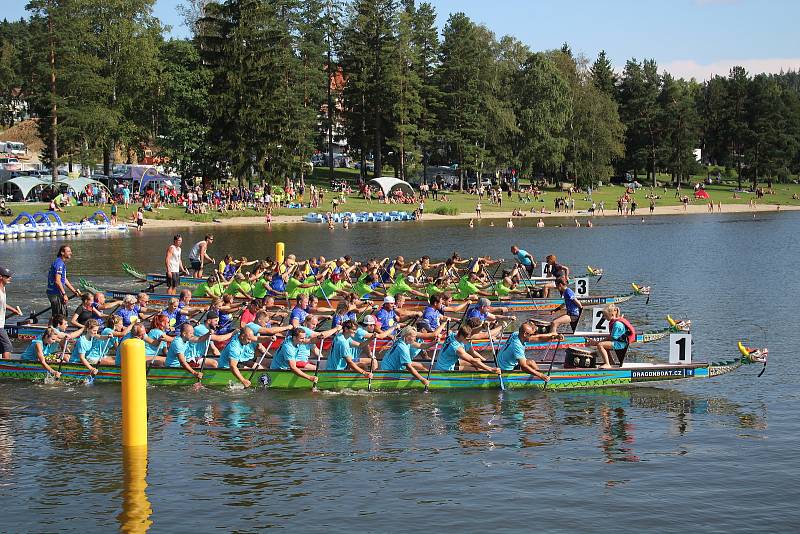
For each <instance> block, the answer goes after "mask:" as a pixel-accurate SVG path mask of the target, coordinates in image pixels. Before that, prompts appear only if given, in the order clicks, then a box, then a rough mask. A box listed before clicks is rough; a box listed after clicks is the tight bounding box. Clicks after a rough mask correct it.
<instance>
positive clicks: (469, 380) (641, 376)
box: [0, 344, 767, 391]
mask: <svg viewBox="0 0 800 534" xmlns="http://www.w3.org/2000/svg"><path fill="white" fill-rule="evenodd" d="M740 351H741V355H740V356H739V357H738V358H735V359H729V360H724V361H718V362H707V363H692V364H687V365H671V364H662V363H625V365H623V366H622V367H616V368H612V369H599V368H589V369H586V368H565V367H563V366H554V367H553V368H552V369H551V370H550V372H549V376H550V381H549V382H547V384H546V389H552V390H572V389H583V388H606V387H625V386H635V385H639V384H648V385H651V384H653V383H655V382H665V381H676V380H687V379H696V378H712V377H716V376H720V375H723V374H726V373H730V372H732V371H735V370H736V369H738V368H739V367H741V366H742V365H746V364H750V363H756V362H761V363H764V365H765V366H766V360H767V350H766V349H758V350H752V349H744V348H743V347H742V346H741V344H740ZM61 373H62V374H61V379H60V380H61V381H63V382H86V381H87V380H89V379H90V374H89V371H88V370H87V369H86V368H85V367H83V366H82V365H75V364H68V363H65V364H63V365H62V366H61ZM242 374H243V376H245V377H246V378H248V379H250V380H251V382H252V385H253V386H254V387H259V386H260V387H263V388H269V389H281V390H283V389H286V390H311V389H312V384H311V382H309V381H308V380H305V379H303V378H300V377H298V376H297V375H295V374H294V373H292V372H291V371H273V370H261V369H259V370H255V371H253V370H248V369H242ZM121 378H122V371H121V369H120V368H119V367H99V372H98V374H97V375H96V376H95V377H94V380H93V382H94V383H95V384H103V383H110V384H114V383H119V382H120V381H121ZM318 378H319V382H318V383H317V389H319V390H331V391H337V390H372V391H406V390H424V389H425V387H424V386H423V384H422V383H421V382H420V381H419V380H416V379H415V378H414V377H413V376H412V375H411V374H410V373H408V372H402V371H376V372H375V373H374V377H373V379H372V380H371V381H370V380H368V379H367V378H365V377H364V376H362V375H361V374H359V373H355V372H350V371H319V372H318ZM0 379H15V380H27V381H39V382H43V381H45V379H47V380H48V381H52V380H53V378H52V376H49V375H48V373H47V371H45V370H44V369H43V368H42V367H41V365H39V363H38V362H30V361H23V360H0ZM147 381H148V383H150V384H151V385H153V386H191V385H194V384H196V383H197V382H198V380H197V379H196V378H194V377H193V376H192V375H190V374H189V373H187V372H186V371H185V370H183V369H181V368H156V367H153V368H152V369H150V371H149V373H148V375H147ZM200 382H201V383H202V385H203V386H206V387H210V388H229V387H235V386H237V385H238V384H239V382H238V381H237V380H236V378H235V377H234V376H233V374H232V373H231V371H230V370H228V369H206V370H204V371H203V378H202V380H201V381H200ZM501 388H502V389H545V382H544V381H543V380H540V379H538V378H536V377H533V376H531V375H529V374H527V373H522V372H508V373H503V374H502V375H501V376H498V375H496V374H493V373H485V372H477V371H448V372H439V371H435V372H432V373H431V375H430V386H429V389H431V390H434V391H436V390H443V391H446V390H466V389H501Z"/></svg>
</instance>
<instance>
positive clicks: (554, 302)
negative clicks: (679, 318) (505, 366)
mask: <svg viewBox="0 0 800 534" xmlns="http://www.w3.org/2000/svg"><path fill="white" fill-rule="evenodd" d="M79 283H80V287H81V289H83V290H84V291H89V292H91V293H103V294H104V295H105V296H106V298H108V299H112V300H117V299H122V298H124V297H125V296H127V295H134V296H135V295H136V294H137V291H135V290H125V289H118V290H114V289H111V290H109V289H102V288H100V287H99V286H97V285H96V284H94V283H92V282H90V281H89V280H85V279H83V278H82V279H80V281H79ZM639 294H640V293H638V292H636V291H635V290H634V291H632V292H631V293H626V294H624V295H598V296H587V297H580V298H579V299H578V300H579V301H580V303H581V304H583V305H584V306H602V305H605V304H620V303H623V302H627V301H628V300H630V299H632V298H633V297H634V296H636V295H639ZM148 295H149V297H150V302H152V303H153V304H160V305H163V306H166V305H167V304H168V303H169V300H170V299H171V298H175V297H176V295H169V294H165V293H150V292H148ZM487 298H489V300H490V301H492V304H493V305H495V306H502V307H503V308H508V310H509V311H510V312H512V313H513V312H523V311H542V310H544V311H547V310H554V309H556V308H558V307H559V306H561V305H562V304H563V303H564V299H563V298H561V297H558V298H556V297H552V298H528V299H511V300H500V299H497V298H493V297H487ZM212 300H213V299H211V298H209V297H192V303H193V305H196V306H209V305H210V304H211V302H212ZM239 300H241V299H239ZM340 300H341V299H339V298H336V297H333V298H329V299H327V301H326V304H327V303H328V302H330V304H331V305H332V306H336V305H337V304H338V303H339V302H340ZM382 300H383V299H382V298H380V299H373V302H375V304H377V305H379V304H380V303H381V302H382ZM427 305H428V301H427V300H420V299H412V298H409V299H408V300H406V303H405V308H407V309H409V310H422V309H424V308H425V307H426V306H427Z"/></svg>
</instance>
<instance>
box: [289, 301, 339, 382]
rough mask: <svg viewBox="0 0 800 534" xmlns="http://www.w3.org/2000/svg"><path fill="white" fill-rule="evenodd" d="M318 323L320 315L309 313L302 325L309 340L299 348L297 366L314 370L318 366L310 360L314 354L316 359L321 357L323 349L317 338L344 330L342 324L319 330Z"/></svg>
mask: <svg viewBox="0 0 800 534" xmlns="http://www.w3.org/2000/svg"><path fill="white" fill-rule="evenodd" d="M318 325H319V317H317V316H316V315H311V314H309V315H307V316H306V318H305V320H304V321H303V324H302V325H301V326H300V328H301V329H303V330H304V331H305V333H306V340H308V343H304V344H302V345H300V346H299V347H298V348H297V367H299V368H301V369H310V370H311V371H313V370H315V369H316V368H317V367H316V365H314V364H313V363H311V361H310V358H311V356H312V354H313V356H314V357H315V359H319V358H320V357H321V356H322V350H321V349H320V347H318V346H317V345H316V344H315V342H316V340H318V339H319V340H320V341H321V340H323V339H325V338H328V337H331V336H332V335H334V334H337V333H339V332H341V330H342V327H341V326H336V327H334V328H330V329H328V330H323V331H317V326H318Z"/></svg>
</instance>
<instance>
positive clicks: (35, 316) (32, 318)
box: [18, 294, 77, 326]
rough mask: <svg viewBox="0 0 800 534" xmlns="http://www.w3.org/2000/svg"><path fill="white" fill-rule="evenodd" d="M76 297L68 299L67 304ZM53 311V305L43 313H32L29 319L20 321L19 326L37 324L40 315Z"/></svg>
mask: <svg viewBox="0 0 800 534" xmlns="http://www.w3.org/2000/svg"><path fill="white" fill-rule="evenodd" d="M76 296H77V295H74V294H73V295H72V296H70V297H67V302H69V301H70V300H72V299H73V298H75V297H76ZM52 309H53V306H52V305H51V306H48V307H47V308H45V309H43V310H42V311H39V312H35V313H34V312H31V314H30V315H29V316H28V318H27V319H25V320H23V321H20V322H19V323H18V324H19V325H20V326H23V325H26V324H36V322H37V321H36V320H37V319H38V318H39V316H40V315H43V314H45V313H47V312H49V311H50V310H52Z"/></svg>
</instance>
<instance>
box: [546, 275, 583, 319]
mask: <svg viewBox="0 0 800 534" xmlns="http://www.w3.org/2000/svg"><path fill="white" fill-rule="evenodd" d="M556 289H558V292H559V293H561V296H562V297H563V298H564V304H562V305H561V306H559V307H558V308H556V309H554V310H550V313H551V314H552V313H555V312H557V311H558V310H560V309H562V308H564V309H566V310H567V313H565V314H564V315H562V316H560V317H557V318H556V319H555V320H554V321H553V322H552V323H550V332H558V327H560V326H561V325H565V324H569V325H570V327H571V328H572V331H573V332H574V331H575V328H577V326H578V321H580V319H581V313H583V304H581V303H580V301H579V300H578V297H577V296H575V292H574V291H572V289H570V287H569V286H568V285H567V281H566V280H565V279H564V278H558V279H557V280H556Z"/></svg>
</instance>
